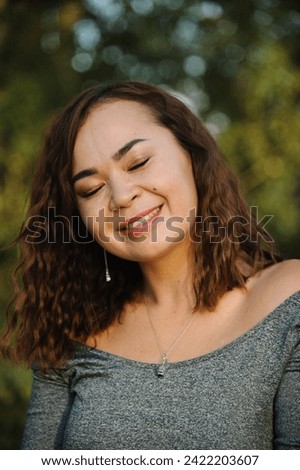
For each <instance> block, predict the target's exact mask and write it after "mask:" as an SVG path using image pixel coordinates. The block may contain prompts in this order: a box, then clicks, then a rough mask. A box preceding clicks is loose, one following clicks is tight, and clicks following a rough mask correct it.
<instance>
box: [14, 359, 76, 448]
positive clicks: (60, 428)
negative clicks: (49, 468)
mask: <svg viewBox="0 0 300 470" xmlns="http://www.w3.org/2000/svg"><path fill="white" fill-rule="evenodd" d="M72 400H73V397H72V393H71V391H70V389H69V386H68V381H67V380H66V378H65V377H64V375H63V373H62V372H60V371H51V372H49V373H47V374H44V373H42V372H40V371H39V370H38V369H37V368H33V383H32V391H31V399H30V402H29V406H28V410H27V419H26V424H25V429H24V435H23V443H22V448H23V449H61V448H62V443H63V436H64V429H65V426H66V422H67V419H68V415H69V412H70V409H71V406H72Z"/></svg>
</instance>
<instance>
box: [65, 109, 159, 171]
mask: <svg viewBox="0 0 300 470" xmlns="http://www.w3.org/2000/svg"><path fill="white" fill-rule="evenodd" d="M157 127H158V126H157V124H156V123H155V119H154V116H153V113H152V111H151V109H150V108H149V107H148V106H146V105H144V104H142V103H138V102H135V101H127V100H118V101H112V102H105V103H101V104H99V105H96V106H94V107H93V108H92V109H91V110H90V112H89V114H88V117H87V119H86V120H85V122H84V124H83V125H82V127H81V128H80V129H79V132H78V134H77V138H76V142H75V148H74V161H75V162H76V160H78V158H79V157H80V155H83V154H84V155H86V154H87V153H89V152H92V150H94V149H95V148H97V149H98V151H99V152H101V153H102V152H105V153H107V152H109V153H112V152H113V151H114V150H117V149H119V148H120V147H121V146H123V145H124V144H126V143H127V142H129V141H130V140H132V139H135V138H146V134H148V133H149V132H151V131H150V129H151V128H152V129H153V128H157Z"/></svg>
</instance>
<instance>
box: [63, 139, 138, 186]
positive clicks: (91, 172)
mask: <svg viewBox="0 0 300 470" xmlns="http://www.w3.org/2000/svg"><path fill="white" fill-rule="evenodd" d="M145 140H147V139H133V140H131V141H130V142H127V144H125V145H123V147H121V148H120V149H119V150H117V151H116V152H115V153H114V154H113V156H112V159H113V160H115V161H120V160H121V158H122V157H124V156H125V155H126V154H127V153H128V152H129V151H130V150H131V149H132V147H134V146H135V145H136V144H138V143H139V142H145ZM96 173H98V171H97V170H96V168H94V167H92V168H87V169H86V170H82V171H79V173H76V175H74V176H73V178H72V184H73V185H74V184H75V183H76V182H77V181H78V180H81V179H83V178H87V177H88V176H92V175H95V174H96Z"/></svg>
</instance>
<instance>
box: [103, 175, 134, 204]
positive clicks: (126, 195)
mask: <svg viewBox="0 0 300 470" xmlns="http://www.w3.org/2000/svg"><path fill="white" fill-rule="evenodd" d="M110 191H111V195H110V201H109V208H110V210H115V209H121V208H124V207H130V206H131V204H132V202H133V201H134V200H135V199H136V198H138V197H139V196H140V194H141V192H142V190H141V188H140V187H139V186H137V185H136V184H134V183H133V182H132V181H131V180H130V175H122V176H114V177H112V178H110Z"/></svg>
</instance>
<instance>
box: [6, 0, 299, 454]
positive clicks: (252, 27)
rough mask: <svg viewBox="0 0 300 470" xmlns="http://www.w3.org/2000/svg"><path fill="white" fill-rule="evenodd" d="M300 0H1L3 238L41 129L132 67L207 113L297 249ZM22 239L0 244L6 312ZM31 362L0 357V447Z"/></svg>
mask: <svg viewBox="0 0 300 470" xmlns="http://www.w3.org/2000/svg"><path fill="white" fill-rule="evenodd" d="M299 31H300V9H299V2H298V0H243V1H230V0H228V1H196V0H188V1H183V0H81V1H80V0H75V1H68V0H66V1H47V0H37V1H29V0H28V1H26V0H24V1H21V0H19V1H17V0H15V1H8V0H0V67H1V69H0V70H1V72H0V217H1V232H0V243H1V246H2V247H3V246H6V245H7V244H8V243H10V242H11V241H12V240H13V239H14V238H15V236H16V235H17V233H18V229H19V227H20V224H21V222H22V220H23V218H24V214H25V211H26V206H27V201H28V188H29V186H30V179H31V175H32V170H33V166H34V162H35V159H36V156H37V154H38V152H39V149H40V146H41V139H42V135H43V132H44V129H45V128H46V126H47V124H48V123H49V121H50V120H51V118H52V116H53V115H54V114H55V113H56V112H57V110H58V109H59V108H60V107H61V106H63V105H64V104H65V103H66V102H67V101H68V100H69V99H70V98H71V97H72V96H73V95H74V94H76V93H78V92H79V91H81V90H83V89H85V88H87V87H90V86H92V85H94V84H97V83H101V82H103V81H109V80H119V79H134V80H142V81H146V82H151V83H154V84H158V85H161V86H163V87H165V88H166V89H169V90H171V91H176V92H177V93H178V94H179V95H181V96H182V97H183V98H184V99H185V100H186V101H187V103H188V104H190V106H191V107H192V108H193V110H194V111H195V112H196V113H198V114H199V116H200V117H201V118H202V119H203V120H204V122H205V123H206V125H207V127H208V128H209V130H210V131H211V132H212V133H213V135H214V136H215V138H216V139H217V140H218V142H219V144H220V146H221V148H222V149H223V151H224V153H225V155H226V156H227V158H228V160H229V161H230V163H231V164H232V166H233V167H234V169H235V171H236V172H237V174H238V175H239V177H240V180H241V185H242V188H243V191H244V193H245V195H246V198H247V200H248V202H249V203H250V205H252V206H258V212H259V217H263V215H264V214H272V215H274V217H273V219H272V220H271V222H270V223H269V224H268V226H267V228H268V230H269V231H270V232H271V233H272V235H273V238H274V239H275V241H276V242H277V243H278V247H279V249H280V251H281V253H282V254H283V255H284V256H287V257H297V258H300V246H299V235H300V224H299V200H300V178H299V176H300V164H299V163H300V137H299V136H300V119H299V117H300V116H299V115H300V71H299V64H300V41H299ZM16 260H17V251H16V249H10V250H5V251H1V252H0V308H1V318H2V320H1V321H2V322H3V319H4V312H5V308H6V306H7V304H8V301H9V299H10V297H11V295H12V288H11V281H10V277H11V273H12V271H13V269H14V267H15V264H16ZM29 393H30V374H29V372H28V371H26V370H22V369H20V368H17V367H15V366H14V365H12V364H9V363H7V362H4V361H2V362H1V363H0V448H1V449H18V448H19V447H20V439H21V435H22V428H23V423H24V416H25V410H26V406H27V403H28V397H29Z"/></svg>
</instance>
